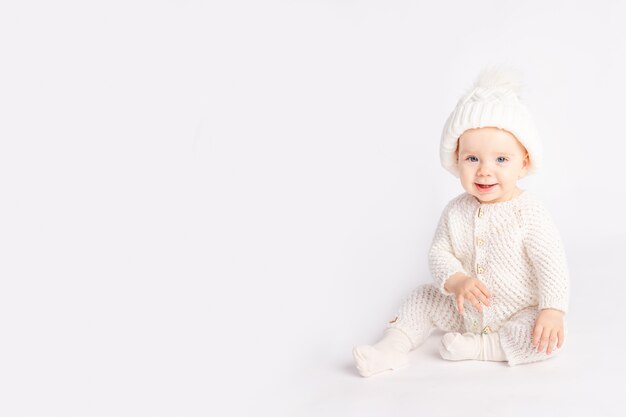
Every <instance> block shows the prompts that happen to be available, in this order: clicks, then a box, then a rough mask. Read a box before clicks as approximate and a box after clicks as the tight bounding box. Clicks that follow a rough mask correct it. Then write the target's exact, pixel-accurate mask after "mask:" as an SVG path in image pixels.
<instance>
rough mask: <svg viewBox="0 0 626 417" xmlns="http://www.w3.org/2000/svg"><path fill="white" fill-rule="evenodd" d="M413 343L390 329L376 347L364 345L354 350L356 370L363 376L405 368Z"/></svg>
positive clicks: (402, 333)
mask: <svg viewBox="0 0 626 417" xmlns="http://www.w3.org/2000/svg"><path fill="white" fill-rule="evenodd" d="M411 348H412V343H411V340H410V339H409V337H408V336H407V335H406V334H405V333H404V332H403V331H402V330H399V329H395V328H388V329H387V330H385V335H384V336H383V338H382V339H381V340H380V341H379V342H378V343H376V344H375V345H374V346H369V345H362V346H356V347H355V348H354V349H352V356H354V361H355V362H356V368H357V369H358V370H359V373H360V374H361V375H362V376H370V375H374V374H377V373H379V372H383V371H388V370H391V369H399V368H402V367H405V366H407V365H408V363H409V357H408V353H409V352H410V351H411Z"/></svg>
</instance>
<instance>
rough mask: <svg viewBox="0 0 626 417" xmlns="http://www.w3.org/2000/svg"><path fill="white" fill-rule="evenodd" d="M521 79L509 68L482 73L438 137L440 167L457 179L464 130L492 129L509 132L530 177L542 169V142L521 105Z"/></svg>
mask: <svg viewBox="0 0 626 417" xmlns="http://www.w3.org/2000/svg"><path fill="white" fill-rule="evenodd" d="M520 80H521V77H520V76H519V74H518V73H517V72H516V71H514V70H512V69H510V68H504V67H499V68H487V69H485V70H483V71H482V72H481V73H480V75H479V76H478V78H477V79H476V82H475V83H474V87H473V88H472V90H471V91H470V92H469V93H467V94H465V95H464V96H463V97H461V99H460V100H459V102H458V103H457V105H456V108H455V109H454V111H453V112H452V114H451V115H450V117H448V120H447V121H446V124H445V126H444V128H443V133H442V135H441V147H440V151H439V153H440V158H441V165H443V167H444V168H445V169H447V170H448V171H450V172H451V173H453V174H454V175H456V176H457V177H458V176H459V169H458V167H457V159H456V154H455V151H456V148H457V142H458V140H459V137H460V136H461V135H462V134H463V132H465V131H466V130H467V129H473V128H480V127H487V126H493V127H498V128H501V129H504V130H507V131H509V132H511V133H512V134H513V135H514V136H515V137H516V138H517V140H519V141H520V143H521V144H522V145H524V147H525V148H526V150H527V151H528V155H529V160H530V166H529V169H528V173H533V172H535V171H536V170H537V168H539V167H540V166H541V154H542V152H541V141H540V138H539V136H538V134H537V131H536V128H535V124H534V122H533V120H532V117H531V115H530V112H529V111H528V109H527V108H526V106H525V105H524V103H522V102H521V101H520V98H519V93H520V90H521V81H520Z"/></svg>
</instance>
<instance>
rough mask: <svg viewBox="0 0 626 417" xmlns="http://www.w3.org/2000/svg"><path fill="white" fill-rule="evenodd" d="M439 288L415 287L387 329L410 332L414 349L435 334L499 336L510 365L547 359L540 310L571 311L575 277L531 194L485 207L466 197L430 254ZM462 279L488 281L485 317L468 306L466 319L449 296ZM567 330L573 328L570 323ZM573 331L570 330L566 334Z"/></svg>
mask: <svg viewBox="0 0 626 417" xmlns="http://www.w3.org/2000/svg"><path fill="white" fill-rule="evenodd" d="M429 266H430V271H431V274H432V277H433V279H434V285H433V284H425V285H421V286H419V287H418V288H416V289H415V290H414V291H413V292H412V293H411V294H410V295H409V297H407V299H406V300H405V301H404V303H403V304H402V306H401V307H400V309H399V310H398V314H397V316H396V318H395V319H394V320H392V321H391V322H389V323H390V324H389V326H388V327H394V328H397V329H400V330H402V331H404V333H406V334H407V336H409V338H410V339H411V342H412V344H413V348H416V347H418V346H420V345H421V344H422V343H423V342H424V341H425V340H426V338H428V336H429V335H430V334H431V332H432V331H434V330H435V328H438V329H441V330H444V331H446V332H460V333H465V332H473V333H489V332H498V333H499V335H500V342H501V344H502V349H503V350H504V352H505V353H506V356H507V360H508V365H509V366H515V365H519V364H523V363H530V362H536V361H541V360H544V359H548V358H550V357H553V356H555V355H556V354H557V353H558V352H560V350H555V351H553V353H552V354H551V355H548V354H547V353H545V351H543V352H541V353H538V352H537V349H536V348H533V346H532V331H533V328H534V324H535V320H536V318H537V315H538V313H539V311H540V310H541V309H544V308H555V309H558V310H561V311H563V312H565V313H566V312H567V307H568V304H569V273H568V268H567V262H566V258H565V251H564V249H563V244H562V241H561V238H560V235H559V232H558V230H557V228H556V226H555V224H554V222H553V221H552V218H551V217H550V215H549V213H548V212H547V210H546V209H545V207H544V206H543V204H542V203H541V202H540V200H539V199H538V198H537V197H536V196H535V195H533V194H531V193H529V192H528V191H524V192H522V194H520V195H518V196H517V197H515V198H513V199H511V200H509V201H504V202H500V203H491V204H481V203H480V202H479V201H478V200H477V199H476V198H475V197H474V196H472V195H471V194H468V193H463V194H461V195H459V196H457V197H456V198H454V199H453V200H452V201H450V202H449V203H448V205H447V206H446V208H445V209H444V212H443V214H442V216H441V219H440V220H439V224H438V226H437V230H436V232H435V237H434V239H433V242H432V246H431V249H430V252H429ZM456 272H463V273H464V274H466V275H469V276H474V277H476V278H478V279H479V280H481V281H482V282H483V283H484V284H485V285H486V287H487V289H488V290H489V291H490V293H491V299H490V301H491V305H490V306H484V305H483V312H482V313H481V312H479V311H478V310H476V308H475V307H474V305H473V304H472V303H470V302H469V301H467V300H466V302H465V305H464V310H465V314H464V316H461V315H460V314H459V313H458V311H457V308H456V300H455V297H454V294H452V293H449V292H447V291H446V290H445V289H444V284H445V281H446V279H447V278H449V277H450V276H451V275H453V274H454V273H456ZM564 325H565V327H566V323H564ZM566 330H567V328H565V329H564V331H566Z"/></svg>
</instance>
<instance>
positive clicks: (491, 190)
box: [458, 127, 529, 203]
mask: <svg viewBox="0 0 626 417" xmlns="http://www.w3.org/2000/svg"><path fill="white" fill-rule="evenodd" d="M458 164H459V172H460V178H461V184H462V185H463V188H464V189H465V191H467V192H468V193H470V194H471V195H473V196H474V197H476V198H478V200H479V201H480V202H481V203H499V202H502V201H508V200H510V199H512V198H513V197H515V196H516V195H517V192H518V188H517V181H518V180H519V179H520V178H521V177H523V176H524V175H526V172H527V170H528V164H529V161H528V154H527V152H526V148H524V147H523V146H522V144H521V143H519V141H518V140H517V139H516V138H515V136H513V135H512V134H511V133H510V132H508V131H506V130H502V129H498V128H496V127H481V128H478V129H469V130H466V131H465V132H463V134H462V135H461V137H460V138H459V146H458Z"/></svg>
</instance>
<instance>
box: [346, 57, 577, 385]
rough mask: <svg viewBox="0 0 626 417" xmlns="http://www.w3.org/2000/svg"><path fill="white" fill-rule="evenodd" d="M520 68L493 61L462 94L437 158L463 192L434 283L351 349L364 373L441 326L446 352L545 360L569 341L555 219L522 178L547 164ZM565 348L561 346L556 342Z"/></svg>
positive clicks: (432, 255)
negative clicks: (372, 339)
mask: <svg viewBox="0 0 626 417" xmlns="http://www.w3.org/2000/svg"><path fill="white" fill-rule="evenodd" d="M519 90H520V82H519V77H517V76H516V75H515V73H514V72H512V71H510V70H506V69H497V68H496V69H487V70H484V71H483V72H482V73H481V74H480V76H479V77H478V79H477V81H476V83H475V85H474V87H473V89H472V90H471V91H470V92H469V93H467V94H465V95H464V96H463V97H462V98H461V99H460V100H459V102H458V104H457V106H456V108H455V110H454V111H453V112H452V114H451V115H450V117H449V118H448V120H447V122H446V124H445V127H444V130H443V134H442V137H441V146H440V157H441V163H442V165H443V166H444V168H446V169H447V170H449V171H450V172H452V173H453V174H454V175H456V176H457V177H459V178H460V180H461V185H462V186H463V189H464V190H465V192H464V193H463V194H461V195H459V196H457V197H456V198H454V199H453V200H452V201H450V202H449V203H448V204H447V206H446V207H445V209H444V211H443V214H442V216H441V218H440V220H439V224H438V226H437V230H436V232H435V237H434V239H433V242H432V245H431V249H430V252H429V266H430V271H431V274H432V277H433V280H434V284H426V285H422V286H419V287H418V288H416V289H415V290H414V291H413V292H412V293H411V294H410V296H409V297H408V298H407V299H406V300H405V301H404V303H403V304H402V306H401V307H400V309H399V310H398V313H397V315H396V316H395V318H394V319H393V320H391V321H389V326H387V329H386V330H385V332H384V336H383V338H382V339H381V340H380V341H379V342H378V343H376V344H374V345H373V346H369V345H362V346H356V347H355V348H354V349H353V351H352V353H353V356H354V359H355V362H356V367H357V369H358V371H359V373H360V374H361V375H362V376H370V375H373V374H376V373H379V372H382V371H386V370H391V369H398V368H401V367H404V366H407V365H408V352H409V351H411V350H412V349H414V348H417V347H418V346H420V345H421V344H422V343H424V341H425V340H426V339H427V338H428V336H429V335H430V334H431V332H432V331H434V330H435V328H438V329H441V330H443V331H444V332H447V333H445V334H444V336H443V337H442V339H441V344H440V347H439V352H440V354H441V356H442V357H443V358H444V359H447V360H454V361H456V360H471V359H474V360H484V361H507V362H508V365H509V366H515V365H519V364H524V363H529V362H535V361H541V360H544V359H548V358H550V357H551V356H554V354H553V352H560V351H561V350H560V348H561V347H562V346H563V342H564V340H565V330H566V323H565V314H566V312H567V308H568V303H569V274H568V268H567V262H566V257H565V251H564V249H563V244H562V242H561V238H560V235H559V232H558V230H557V228H556V227H555V224H554V222H553V220H552V218H551V217H550V214H549V213H548V212H547V210H546V209H545V207H544V206H543V204H542V203H541V201H540V200H539V199H538V198H537V197H536V196H535V195H533V194H531V193H529V192H528V191H524V190H521V189H520V188H518V186H517V181H518V180H519V179H520V178H522V177H523V176H525V175H526V174H528V173H532V172H534V171H535V170H536V169H537V168H538V167H539V166H540V163H541V146H540V142H539V138H538V135H537V133H536V130H535V128H534V124H533V121H532V118H531V116H530V114H529V112H528V110H527V108H526V106H525V105H524V104H523V103H522V102H521V101H520V99H519ZM557 349H559V350H557Z"/></svg>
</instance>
